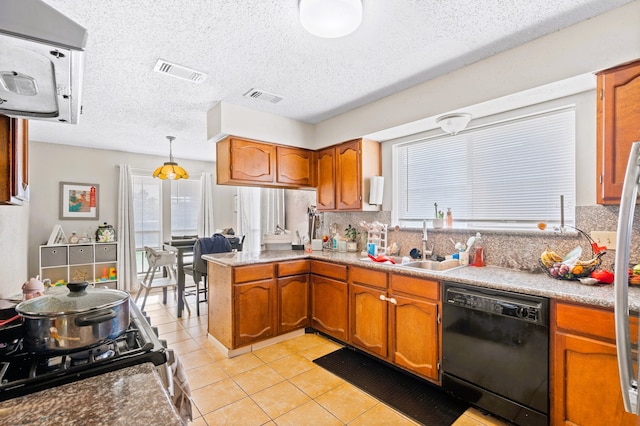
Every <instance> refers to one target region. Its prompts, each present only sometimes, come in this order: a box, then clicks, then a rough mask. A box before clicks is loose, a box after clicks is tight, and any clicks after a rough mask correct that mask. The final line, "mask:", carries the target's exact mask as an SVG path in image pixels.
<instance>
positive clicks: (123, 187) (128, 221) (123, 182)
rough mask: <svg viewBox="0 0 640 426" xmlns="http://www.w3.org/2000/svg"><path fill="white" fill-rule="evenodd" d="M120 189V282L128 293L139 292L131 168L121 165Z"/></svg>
mask: <svg viewBox="0 0 640 426" xmlns="http://www.w3.org/2000/svg"><path fill="white" fill-rule="evenodd" d="M119 167H120V180H119V187H118V223H117V227H116V232H117V241H118V282H119V287H120V289H122V290H126V291H129V292H131V291H137V290H138V279H137V273H136V238H135V231H134V227H133V195H132V194H131V190H132V187H133V186H132V182H131V168H130V167H129V165H128V164H120V166H119Z"/></svg>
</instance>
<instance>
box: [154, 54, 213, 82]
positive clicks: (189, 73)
mask: <svg viewBox="0 0 640 426" xmlns="http://www.w3.org/2000/svg"><path fill="white" fill-rule="evenodd" d="M153 70H154V71H156V72H159V73H161V74H167V75H170V76H172V77H176V78H181V79H183V80H189V81H191V82H194V83H202V82H203V81H204V80H205V79H206V78H207V74H205V73H203V72H200V71H196V70H192V69H191V68H187V67H183V66H182V65H178V64H172V63H171V62H167V61H165V60H164V59H158V62H156V66H155V67H154V68H153Z"/></svg>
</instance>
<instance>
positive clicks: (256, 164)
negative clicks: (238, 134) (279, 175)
mask: <svg viewBox="0 0 640 426" xmlns="http://www.w3.org/2000/svg"><path fill="white" fill-rule="evenodd" d="M230 142H231V147H230V149H231V179H232V180H239V181H250V182H268V183H273V182H275V164H276V160H275V154H276V152H275V146H274V145H270V144H266V143H260V142H254V141H248V140H243V139H231V141H230Z"/></svg>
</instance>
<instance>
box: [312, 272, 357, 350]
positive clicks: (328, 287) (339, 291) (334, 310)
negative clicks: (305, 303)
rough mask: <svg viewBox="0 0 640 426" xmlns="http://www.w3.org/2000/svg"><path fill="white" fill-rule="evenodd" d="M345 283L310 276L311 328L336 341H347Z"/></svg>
mask: <svg viewBox="0 0 640 426" xmlns="http://www.w3.org/2000/svg"><path fill="white" fill-rule="evenodd" d="M347 296H348V294H347V283H346V282H341V281H337V280H333V279H331V278H325V277H321V276H318V275H311V319H312V326H313V327H314V328H315V329H316V330H318V331H321V332H323V333H326V334H328V335H330V336H333V337H335V338H336V339H339V340H342V341H343V342H346V341H347V337H348V336H347V323H348V316H347V306H348V305H347Z"/></svg>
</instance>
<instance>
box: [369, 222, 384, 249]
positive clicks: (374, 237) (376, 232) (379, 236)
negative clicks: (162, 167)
mask: <svg viewBox="0 0 640 426" xmlns="http://www.w3.org/2000/svg"><path fill="white" fill-rule="evenodd" d="M367 243H374V244H375V245H376V246H377V247H378V254H387V247H388V245H389V242H388V240H387V225H383V226H382V228H380V229H373V230H369V231H367Z"/></svg>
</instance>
